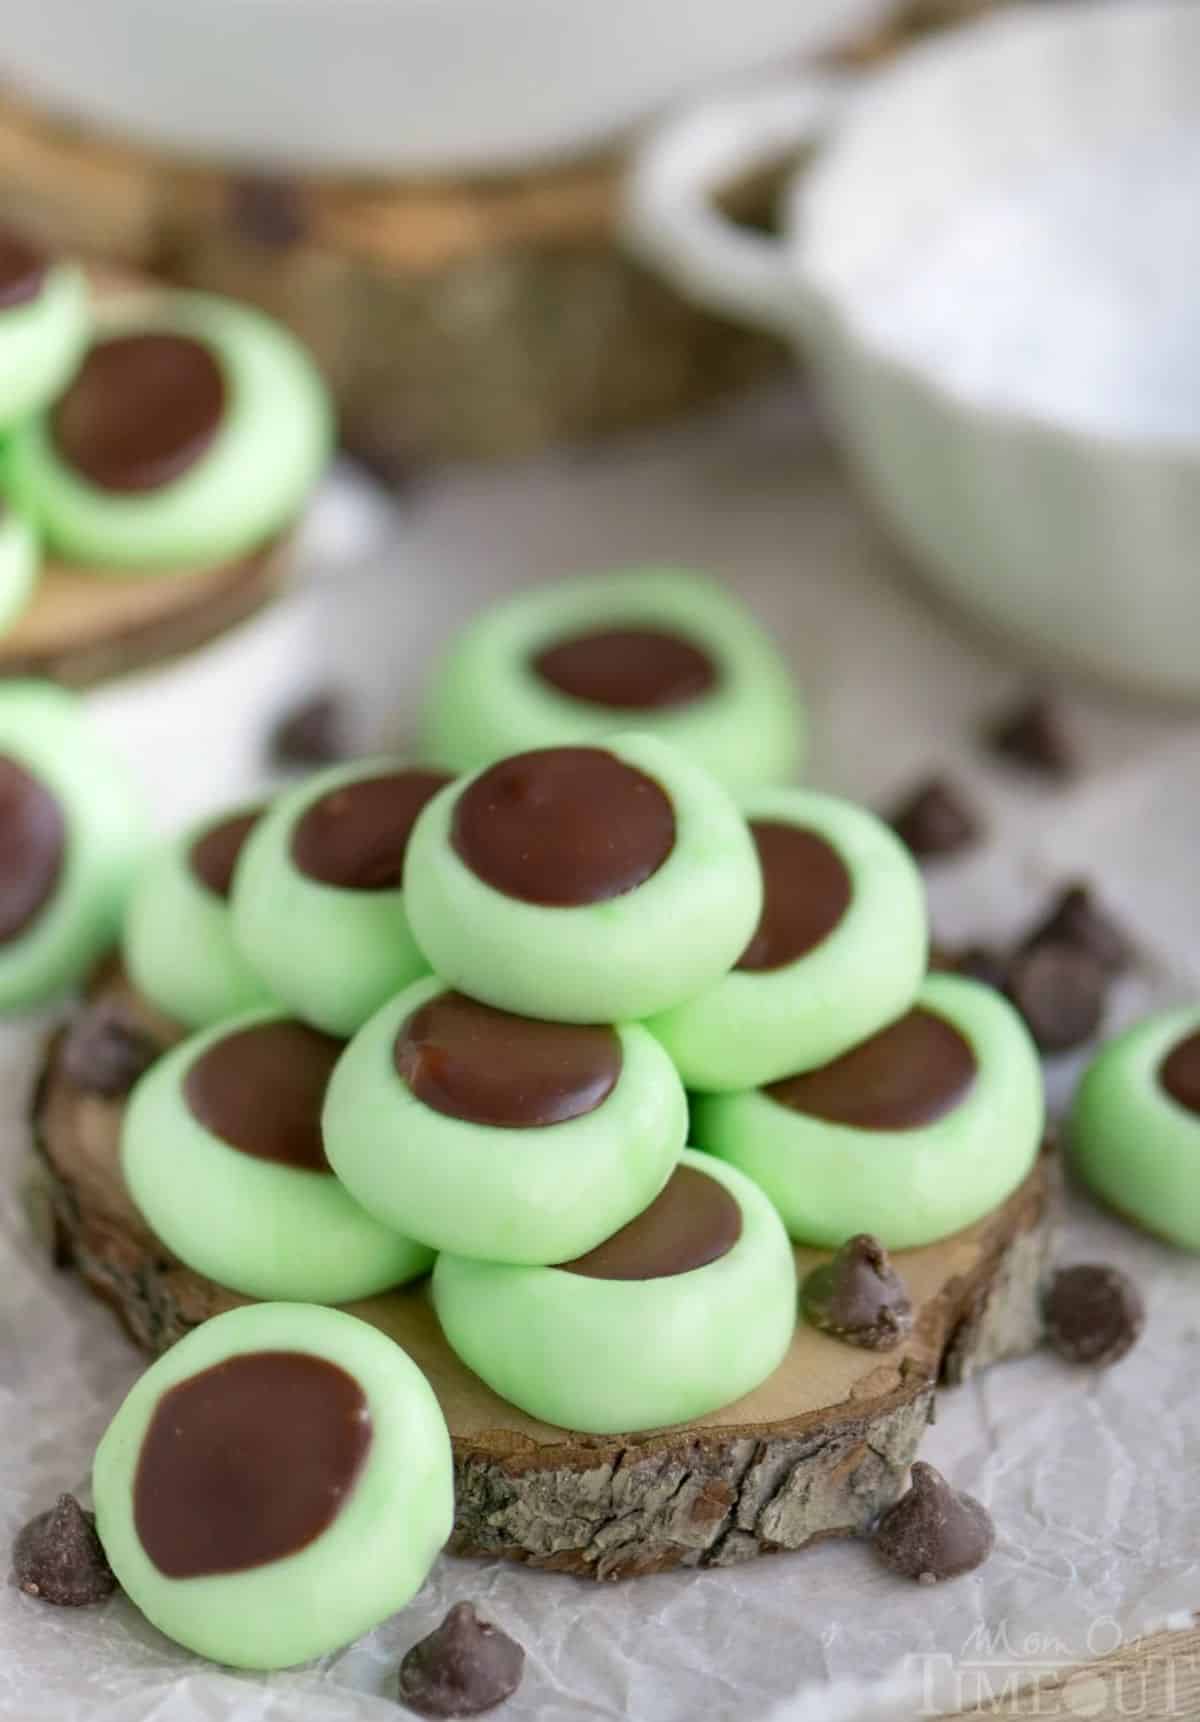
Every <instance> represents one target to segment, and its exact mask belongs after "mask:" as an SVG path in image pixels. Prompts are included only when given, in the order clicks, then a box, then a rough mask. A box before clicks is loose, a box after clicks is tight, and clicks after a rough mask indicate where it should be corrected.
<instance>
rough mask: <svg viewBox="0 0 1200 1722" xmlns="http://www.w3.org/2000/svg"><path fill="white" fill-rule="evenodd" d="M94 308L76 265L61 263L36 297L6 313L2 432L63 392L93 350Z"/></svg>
mask: <svg viewBox="0 0 1200 1722" xmlns="http://www.w3.org/2000/svg"><path fill="white" fill-rule="evenodd" d="M90 325H91V307H90V303H89V294H88V286H87V280H86V278H85V276H84V273H83V270H82V269H81V268H79V266H78V265H77V264H75V263H55V264H53V265H52V266H51V268H50V270H49V271H48V273H47V275H46V277H45V280H44V281H43V283H42V288H41V291H40V292H39V293H38V294H37V296H36V298H33V299H30V300H28V301H27V302H26V303H25V304H24V305H13V306H11V307H10V308H9V309H8V310H6V311H0V430H4V431H9V430H11V429H13V427H14V426H15V425H17V423H18V421H19V420H21V419H24V418H27V417H28V416H29V414H30V413H36V412H40V411H41V410H42V408H43V407H45V406H46V405H47V404H48V403H49V402H50V401H52V400H53V399H54V397H55V396H56V395H58V394H60V393H61V392H62V390H63V389H64V388H65V386H66V384H67V382H68V381H69V380H70V378H71V376H72V374H73V373H74V371H75V369H76V367H77V366H78V364H79V361H80V359H81V358H82V357H83V353H84V350H85V348H86V346H87V340H88V333H89V329H90Z"/></svg>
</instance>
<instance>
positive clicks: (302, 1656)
mask: <svg viewBox="0 0 1200 1722" xmlns="http://www.w3.org/2000/svg"><path fill="white" fill-rule="evenodd" d="M259 1352H276V1353H278V1352H300V1353H306V1354H309V1355H311V1356H314V1357H317V1358H321V1359H324V1360H326V1361H327V1362H328V1363H330V1364H333V1365H336V1366H337V1367H338V1368H339V1369H341V1370H344V1371H345V1372H346V1373H347V1374H348V1375H349V1376H351V1377H352V1379H353V1380H354V1381H355V1382H357V1383H358V1385H359V1387H360V1388H361V1390H362V1393H363V1394H364V1395H365V1398H366V1401H367V1411H368V1415H369V1419H370V1439H369V1445H368V1447H367V1451H366V1455H365V1459H364V1461H363V1463H362V1466H361V1468H360V1470H359V1472H358V1474H357V1477H356V1478H355V1480H354V1482H353V1485H352V1487H351V1488H350V1490H349V1493H348V1494H347V1495H346V1496H345V1498H344V1500H343V1501H342V1503H341V1505H340V1507H339V1509H338V1511H337V1513H336V1516H335V1517H334V1519H333V1521H332V1523H330V1524H329V1525H328V1527H327V1528H326V1529H325V1530H324V1531H323V1532H322V1533H321V1534H320V1535H319V1536H318V1537H317V1538H316V1539H315V1540H314V1541H312V1542H310V1543H309V1544H308V1546H307V1547H305V1548H302V1549H299V1550H298V1551H297V1552H295V1553H291V1554H288V1555H286V1556H284V1557H283V1558H281V1559H277V1560H273V1561H270V1562H268V1563H266V1564H264V1565H260V1566H255V1567H250V1568H247V1569H245V1570H243V1571H239V1572H217V1573H210V1574H207V1575H204V1576H199V1577H190V1578H168V1577H167V1576H166V1574H165V1573H164V1572H162V1571H161V1570H160V1569H159V1568H158V1567H157V1566H156V1565H155V1564H154V1562H153V1561H151V1559H150V1558H149V1556H148V1555H147V1553H146V1551H145V1548H144V1547H143V1544H142V1541H141V1538H140V1537H139V1535H138V1530H137V1523H136V1520H135V1513H134V1488H135V1481H136V1477H137V1471H138V1464H139V1459H140V1456H141V1452H142V1445H143V1441H144V1438H145V1436H146V1433H147V1430H148V1429H149V1427H150V1425H151V1423H152V1420H153V1418H154V1415H155V1412H156V1410H157V1407H158V1404H159V1401H160V1399H161V1398H162V1396H163V1395H164V1394H165V1393H167V1392H169V1391H170V1390H171V1389H172V1388H175V1387H176V1386H178V1385H179V1384H180V1383H182V1382H184V1381H186V1380H187V1379H188V1378H190V1377H192V1376H194V1375H197V1374H199V1373H201V1372H202V1371H204V1370H207V1369H212V1368H214V1367H215V1366H217V1365H220V1364H222V1363H224V1362H225V1361H226V1360H227V1359H231V1358H238V1357H240V1356H242V1355H243V1354H252V1353H259ZM229 1471H230V1479H229V1481H230V1487H233V1488H236V1487H237V1486H238V1480H239V1479H238V1472H237V1454H236V1452H234V1453H231V1454H230V1456H229ZM92 1484H93V1489H94V1493H95V1505H96V1529H97V1531H98V1532H99V1534H100V1540H101V1542H102V1543H103V1544H104V1551H105V1553H106V1554H107V1556H108V1559H109V1561H110V1562H111V1564H112V1568H113V1571H114V1572H115V1573H116V1575H117V1578H118V1580H119V1581H120V1583H121V1586H122V1588H123V1589H124V1591H125V1592H126V1594H127V1595H128V1596H129V1598H130V1600H131V1601H132V1602H133V1603H135V1604H136V1605H137V1607H138V1608H140V1609H141V1610H142V1612H143V1614H145V1615H146V1616H147V1618H148V1619H149V1620H150V1621H152V1622H153V1624H154V1625H155V1626H157V1627H158V1628H159V1630H160V1631H161V1632H164V1633H166V1635H167V1637H168V1638H172V1639H174V1640H175V1641H176V1642H177V1643H178V1644H182V1645H184V1646H185V1647H186V1648H187V1649H189V1650H193V1651H196V1652H197V1653H198V1654H199V1655H201V1656H207V1657H209V1658H211V1659H212V1660H213V1661H214V1662H223V1663H227V1664H230V1665H231V1666H233V1667H235V1668H253V1669H271V1668H288V1667H291V1666H293V1665H294V1664H296V1663H299V1662H306V1661H308V1660H309V1659H310V1658H312V1657H316V1656H321V1655H324V1654H325V1653H326V1652H327V1651H331V1650H338V1649H340V1648H341V1647H342V1646H343V1645H346V1644H350V1643H351V1642H352V1641H353V1640H354V1639H356V1638H358V1637H359V1636H360V1635H361V1634H363V1633H365V1632H368V1631H370V1629H371V1628H372V1627H374V1626H376V1625H378V1624H379V1622H380V1621H382V1620H385V1619H386V1618H387V1617H388V1616H389V1615H391V1614H395V1613H396V1611H397V1610H398V1609H401V1608H403V1607H404V1606H405V1604H406V1603H407V1602H409V1601H410V1600H411V1598H412V1597H413V1596H414V1595H415V1594H416V1592H417V1591H418V1590H419V1589H420V1587H421V1585H422V1584H423V1583H424V1581H425V1578H426V1576H427V1574H428V1572H429V1569H430V1567H431V1566H432V1565H433V1562H434V1560H435V1558H436V1557H437V1555H438V1553H439V1552H440V1550H441V1548H442V1545H443V1544H444V1543H445V1541H446V1539H447V1537H448V1536H449V1534H450V1530H451V1526H452V1524H453V1519H454V1500H453V1467H452V1463H451V1457H450V1440H449V1436H448V1434H447V1431H446V1425H445V1420H444V1419H443V1417H442V1413H441V1410H440V1408H439V1406H438V1403H437V1400H436V1399H435V1398H434V1395H433V1390H432V1389H431V1387H430V1386H429V1383H428V1382H427V1381H426V1380H425V1377H424V1376H423V1375H422V1374H421V1372H420V1370H419V1369H418V1368H417V1366H416V1364H415V1363H414V1362H413V1361H412V1359H411V1358H410V1357H408V1356H407V1354H406V1353H405V1352H403V1351H402V1350H401V1349H400V1347H399V1346H398V1345H396V1344H395V1343H394V1342H393V1341H392V1340H390V1339H388V1338H387V1337H386V1336H385V1335H384V1334H382V1333H380V1332H379V1331H378V1330H377V1329H376V1328H373V1327H369V1326H368V1325H367V1324H366V1323H365V1322H362V1321H358V1320H356V1319H355V1318H354V1317H353V1316H350V1315H346V1314H344V1313H342V1312H341V1311H339V1310H330V1309H317V1308H314V1307H312V1306H310V1305H305V1304H289V1303H273V1304H256V1305H252V1306H251V1307H249V1308H245V1309H235V1310H231V1311H230V1312H229V1313H228V1314H225V1315H219V1316H216V1317H214V1318H213V1319H212V1320H211V1321H206V1322H205V1323H204V1324H203V1325H202V1326H201V1327H198V1328H196V1329H195V1330H194V1331H193V1332H191V1333H189V1334H188V1335H187V1336H186V1337H185V1338H184V1339H181V1340H180V1341H179V1343H178V1345H175V1346H173V1347H172V1348H171V1350H170V1351H169V1352H167V1354H166V1355H165V1356H164V1357H160V1358H159V1360H158V1362H157V1363H155V1364H153V1365H152V1366H151V1368H150V1369H148V1370H147V1371H146V1373H145V1374H144V1375H143V1376H142V1378H141V1379H140V1380H139V1381H138V1382H137V1383H136V1384H135V1385H134V1387H133V1388H132V1389H131V1390H130V1392H129V1394H128V1395H127V1396H126V1398H125V1401H124V1403H123V1404H122V1406H121V1408H120V1410H119V1411H118V1412H117V1414H116V1416H115V1417H114V1418H113V1420H112V1422H111V1423H110V1425H109V1427H108V1430H107V1433H106V1434H105V1435H104V1438H103V1439H102V1441H101V1442H100V1445H99V1448H98V1449H97V1452H96V1460H95V1466H94V1469H93V1473H92ZM287 1486H288V1485H287V1477H286V1476H280V1477H279V1479H278V1487H279V1488H281V1489H286V1488H287ZM186 1505H187V1506H188V1507H190V1508H193V1509H194V1512H195V1514H196V1515H197V1516H198V1517H202V1516H203V1515H204V1514H205V1512H206V1502H205V1500H204V1499H203V1498H198V1497H197V1498H194V1499H193V1500H189V1501H188V1502H187V1503H186ZM256 1508H257V1502H256V1500H255V1499H254V1498H253V1497H252V1496H250V1495H248V1496H247V1498H246V1501H245V1512H246V1514H247V1515H249V1516H250V1517H251V1518H253V1517H254V1515H255V1513H256Z"/></svg>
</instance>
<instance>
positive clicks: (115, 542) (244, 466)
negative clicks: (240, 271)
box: [5, 293, 333, 574]
mask: <svg viewBox="0 0 1200 1722" xmlns="http://www.w3.org/2000/svg"><path fill="white" fill-rule="evenodd" d="M98 322H99V327H98V328H97V331H96V335H97V338H102V337H104V336H109V335H112V334H114V333H116V332H118V331H121V330H124V329H130V330H140V329H167V330H171V331H174V332H178V333H180V334H186V335H192V336H194V337H196V338H197V339H199V340H202V341H205V342H207V343H209V344H210V345H211V346H212V347H213V349H214V350H215V352H216V354H217V356H218V357H219V360H220V362H221V365H222V367H223V369H224V371H225V376H226V382H227V386H228V391H229V400H228V409H229V410H228V413H227V416H226V418H225V421H224V423H223V425H222V428H221V430H220V431H219V432H218V435H217V438H216V440H215V441H214V442H213V444H212V445H211V447H210V448H209V449H208V450H207V451H206V452H205V453H204V454H203V455H202V456H201V458H200V459H199V460H198V461H197V463H196V464H195V465H194V466H192V467H190V468H189V469H188V471H186V472H185V473H183V474H182V475H181V476H180V477H179V478H177V479H175V480H173V481H171V482H170V483H168V484H166V485H163V486H162V487H161V488H160V489H158V490H155V491H151V492H147V493H145V494H142V495H138V496H119V495H113V494H107V493H106V492H104V491H103V490H101V489H99V488H98V487H96V486H94V485H91V484H89V483H88V482H87V481H86V480H85V479H83V478H80V477H78V476H77V475H76V474H75V473H74V472H72V471H71V469H70V468H69V467H68V466H67V465H65V464H64V463H63V462H62V461H61V460H60V459H59V458H58V455H57V453H56V451H55V448H54V442H53V438H52V435H51V431H50V420H49V415H44V416H42V417H39V418H36V419H31V420H30V421H29V422H28V423H26V424H24V425H22V426H20V427H19V428H18V429H17V430H16V432H15V433H14V435H13V438H12V441H11V444H10V446H9V449H8V452H7V457H6V460H5V474H6V479H7V483H8V486H9V488H10V489H11V491H12V494H13V495H14V497H16V498H17V499H18V501H19V502H20V503H21V504H22V505H23V506H24V507H25V508H27V509H28V510H29V512H30V513H31V514H32V515H33V516H34V517H35V518H36V519H37V520H38V521H39V522H40V523H41V527H42V531H43V534H44V536H45V539H46V542H47V543H48V544H49V545H50V546H51V547H52V548H53V549H54V550H55V551H56V552H57V553H58V554H59V555H61V556H64V557H68V558H70V559H71V560H73V561H76V562H79V563H82V564H84V565H86V566H90V567H93V568H95V569H97V570H98V571H102V570H103V569H104V568H105V567H108V568H112V569H115V570H117V571H119V572H120V573H122V574H137V573H144V574H156V573H174V572H183V571H187V570H190V569H195V568H196V567H204V566H209V565H214V564H217V563H221V562H225V561H228V560H231V559H233V558H235V557H237V556H241V555H244V554H246V553H247V552H249V551H250V550H253V549H256V548H258V547H259V546H261V545H263V544H265V543H267V542H268V541H269V540H270V539H271V538H273V537H274V536H275V535H276V534H277V533H279V532H281V531H282V530H283V529H284V528H285V527H287V526H289V525H291V524H292V522H293V521H294V520H295V519H296V517H297V515H298V514H299V512H300V510H301V507H302V505H303V503H304V501H305V499H306V498H307V496H308V495H309V493H310V491H311V490H312V489H313V487H314V486H315V484H316V482H317V480H318V479H319V477H320V476H321V472H322V470H323V468H324V466H325V464H326V461H327V460H328V458H329V453H330V449H331V446H332V438H333V416H332V410H331V407H330V404H329V400H328V396H327V394H326V390H325V386H324V384H323V382H322V381H321V378H320V376H319V375H318V373H317V370H316V368H315V366H314V365H313V362H312V360H311V359H310V358H309V356H308V354H307V353H306V352H305V350H304V348H303V347H301V345H300V343H299V342H298V341H296V340H295V338H294V337H293V336H292V335H290V334H289V333H288V332H287V330H285V329H283V328H282V327H281V326H280V325H278V324H276V323H274V322H272V321H271V319H270V318H268V317H265V316H264V315H263V314H262V313H261V312H258V311H254V310H252V309H250V308H249V307H248V306H245V305H238V304H235V303H234V302H233V301H232V300H228V299H219V298H215V297H213V296H210V295H207V294H199V293H195V294H193V293H173V294H169V295H163V296H162V297H158V296H155V297H154V298H151V299H147V297H146V296H145V295H144V294H141V295H134V296H130V297H128V298H124V299H115V300H113V301H111V302H107V301H106V302H105V304H104V305H103V307H102V309H101V311H100V313H99V317H98Z"/></svg>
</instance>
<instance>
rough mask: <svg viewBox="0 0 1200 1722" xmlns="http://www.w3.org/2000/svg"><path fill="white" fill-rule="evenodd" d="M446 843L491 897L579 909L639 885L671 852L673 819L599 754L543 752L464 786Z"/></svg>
mask: <svg viewBox="0 0 1200 1722" xmlns="http://www.w3.org/2000/svg"><path fill="white" fill-rule="evenodd" d="M450 836H451V842H452V843H453V845H454V849H455V851H456V853H457V854H458V855H459V856H460V858H461V859H462V860H463V861H464V862H465V863H466V865H467V866H468V867H469V868H470V869H471V871H472V872H473V873H474V874H475V875H476V876H477V877H478V878H480V879H482V880H483V881H484V883H485V884H487V885H490V886H492V888H493V889H494V890H496V891H502V892H503V893H504V894H505V896H507V897H517V898H519V899H520V900H521V901H522V902H524V903H537V904H540V905H541V906H542V907H544V908H551V909H560V908H579V907H582V906H583V905H584V904H587V903H605V902H608V901H609V900H610V898H613V897H621V896H624V894H625V893H626V892H627V891H633V890H635V889H636V888H637V886H639V885H643V884H645V882H646V880H647V879H649V878H650V876H651V875H652V874H653V873H656V872H657V871H658V869H659V868H660V867H661V866H662V864H663V862H664V861H665V860H666V859H667V856H668V855H669V854H670V853H671V850H672V848H673V847H674V844H675V814H674V811H673V810H672V807H671V803H670V801H669V799H668V798H667V796H666V795H665V794H664V793H663V791H662V790H661V789H660V788H659V786H658V784H657V783H655V782H654V781H653V779H652V778H649V777H647V776H646V775H645V773H644V772H641V771H638V770H636V769H635V767H633V766H632V765H626V764H625V762H624V760H620V759H618V758H617V757H616V756H615V754H611V753H608V752H606V750H605V749H604V748H599V747H544V748H538V749H536V750H535V751H534V752H532V753H520V754H517V755H516V756H515V757H514V758H512V759H503V760H501V761H500V763H499V764H498V765H493V766H492V767H491V769H490V770H489V771H485V772H484V773H483V775H482V776H481V777H477V778H476V779H475V781H474V783H471V784H469V785H468V786H467V788H466V789H464V790H463V792H462V794H461V795H460V796H459V798H458V803H457V805H456V807H455V809H454V820H453V824H452V827H451V833H450Z"/></svg>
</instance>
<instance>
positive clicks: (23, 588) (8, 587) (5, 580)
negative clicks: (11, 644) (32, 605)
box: [0, 499, 42, 633]
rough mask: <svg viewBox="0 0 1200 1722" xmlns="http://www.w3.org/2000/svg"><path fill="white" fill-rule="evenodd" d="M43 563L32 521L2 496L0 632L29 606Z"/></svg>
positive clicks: (0, 505) (0, 520)
mask: <svg viewBox="0 0 1200 1722" xmlns="http://www.w3.org/2000/svg"><path fill="white" fill-rule="evenodd" d="M41 563H42V555H41V545H40V544H39V542H38V535H37V529H36V527H35V526H34V524H33V522H32V521H31V520H29V519H28V518H27V517H26V516H25V515H24V514H21V513H19V512H18V511H17V509H15V508H14V507H13V506H12V504H11V503H9V502H8V501H7V500H5V499H0V633H3V632H4V630H5V629H7V628H10V627H11V626H12V624H13V623H14V622H15V621H16V620H17V618H18V617H19V616H20V615H21V613H22V611H24V610H25V609H26V608H27V607H28V605H29V600H30V599H31V598H32V597H33V594H34V590H35V588H36V587H37V578H38V574H39V573H40V571H41Z"/></svg>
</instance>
